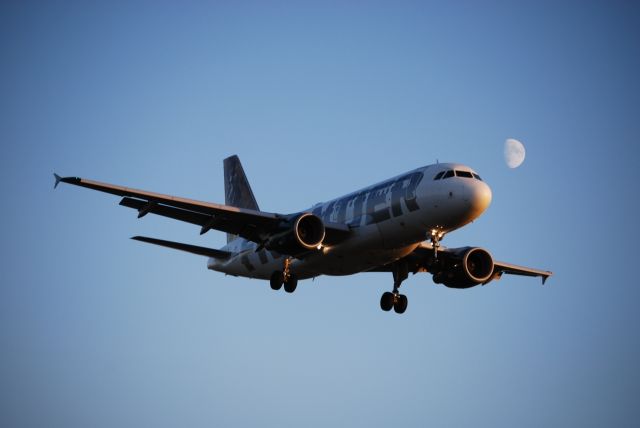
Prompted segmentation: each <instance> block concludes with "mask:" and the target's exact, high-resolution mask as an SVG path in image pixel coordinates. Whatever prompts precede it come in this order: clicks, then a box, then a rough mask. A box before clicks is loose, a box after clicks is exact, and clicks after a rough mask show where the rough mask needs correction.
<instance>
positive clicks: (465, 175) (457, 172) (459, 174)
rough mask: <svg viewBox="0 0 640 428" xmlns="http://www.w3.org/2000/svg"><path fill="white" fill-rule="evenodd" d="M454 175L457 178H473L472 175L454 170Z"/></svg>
mask: <svg viewBox="0 0 640 428" xmlns="http://www.w3.org/2000/svg"><path fill="white" fill-rule="evenodd" d="M456 175H457V176H458V177H465V178H473V175H471V173H470V172H469V171H459V170H457V169H456Z"/></svg>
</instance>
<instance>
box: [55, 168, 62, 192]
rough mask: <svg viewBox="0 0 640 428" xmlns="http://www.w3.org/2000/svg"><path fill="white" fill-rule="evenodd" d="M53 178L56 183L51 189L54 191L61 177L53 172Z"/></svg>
mask: <svg viewBox="0 0 640 428" xmlns="http://www.w3.org/2000/svg"><path fill="white" fill-rule="evenodd" d="M53 176H54V177H55V179H56V183H55V184H54V185H53V188H54V189H55V188H56V187H58V184H60V181H61V180H62V177H60V176H59V175H58V174H56V173H55V172H54V173H53Z"/></svg>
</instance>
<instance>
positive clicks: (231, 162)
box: [224, 155, 260, 242]
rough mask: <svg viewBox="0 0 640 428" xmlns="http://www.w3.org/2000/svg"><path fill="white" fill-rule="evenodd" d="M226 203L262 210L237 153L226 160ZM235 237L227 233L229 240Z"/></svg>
mask: <svg viewBox="0 0 640 428" xmlns="http://www.w3.org/2000/svg"><path fill="white" fill-rule="evenodd" d="M224 203H225V204H226V205H229V206H232V207H236V208H248V209H251V210H256V211H259V210H260V208H258V203H257V202H256V198H255V196H253V191H252V190H251V186H249V181H248V180H247V176H246V175H245V174H244V169H243V168H242V164H241V163H240V159H239V158H238V156H236V155H233V156H229V157H228V158H226V159H225V160H224ZM235 238H236V235H231V234H227V242H231V241H233V240H234V239H235Z"/></svg>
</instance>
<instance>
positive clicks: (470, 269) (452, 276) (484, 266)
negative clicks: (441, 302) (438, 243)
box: [433, 247, 493, 288]
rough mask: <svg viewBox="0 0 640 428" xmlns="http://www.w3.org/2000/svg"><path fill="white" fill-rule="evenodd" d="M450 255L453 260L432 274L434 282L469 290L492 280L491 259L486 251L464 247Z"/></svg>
mask: <svg viewBox="0 0 640 428" xmlns="http://www.w3.org/2000/svg"><path fill="white" fill-rule="evenodd" d="M452 253H453V254H454V256H453V258H451V259H449V260H447V262H446V263H445V266H443V267H442V269H441V270H439V271H437V272H434V274H433V280H434V282H436V283H438V284H444V285H446V286H447V287H450V288H470V287H474V286H476V285H478V284H483V283H486V282H489V281H490V280H491V279H492V275H493V257H491V254H490V253H489V252H488V251H487V250H485V249H483V248H477V247H476V248H469V247H466V248H460V249H459V250H458V251H455V250H454V251H452Z"/></svg>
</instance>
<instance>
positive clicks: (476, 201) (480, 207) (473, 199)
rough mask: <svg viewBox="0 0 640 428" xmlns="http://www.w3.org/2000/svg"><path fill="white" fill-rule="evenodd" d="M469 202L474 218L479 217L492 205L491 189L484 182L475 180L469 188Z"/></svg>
mask: <svg viewBox="0 0 640 428" xmlns="http://www.w3.org/2000/svg"><path fill="white" fill-rule="evenodd" d="M467 195H468V198H467V201H468V203H469V206H470V208H471V212H472V213H473V214H472V215H473V217H474V218H476V217H479V216H480V214H482V213H483V212H484V210H486V209H487V208H488V207H489V205H490V204H491V196H492V195H491V188H490V187H489V185H487V183H485V182H484V181H478V180H474V182H473V184H472V185H471V186H469V189H468V193H467Z"/></svg>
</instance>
